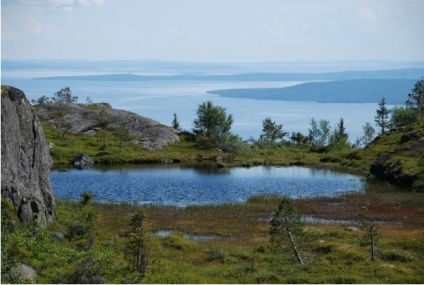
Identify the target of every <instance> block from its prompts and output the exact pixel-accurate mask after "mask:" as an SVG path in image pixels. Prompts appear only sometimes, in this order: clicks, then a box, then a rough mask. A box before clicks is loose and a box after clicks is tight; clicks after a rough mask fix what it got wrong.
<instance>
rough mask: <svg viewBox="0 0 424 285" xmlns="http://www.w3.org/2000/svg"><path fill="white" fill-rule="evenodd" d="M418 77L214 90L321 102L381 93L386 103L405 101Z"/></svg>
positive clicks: (371, 99)
mask: <svg viewBox="0 0 424 285" xmlns="http://www.w3.org/2000/svg"><path fill="white" fill-rule="evenodd" d="M416 81H417V80H411V79H391V80H388V79H357V80H341V81H329V82H309V83H304V84H299V85H295V86H290V87H282V88H249V89H225V90H214V91H209V92H208V93H212V94H218V95H220V96H222V97H232V98H249V99H258V100H286V101H314V102H320V103H378V102H380V100H381V98H382V97H383V96H384V97H385V99H386V103H387V104H394V105H396V104H404V103H405V101H406V99H407V96H408V93H410V92H411V90H412V88H413V87H414V84H415V82H416Z"/></svg>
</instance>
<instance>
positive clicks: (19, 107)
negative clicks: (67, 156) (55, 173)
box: [1, 87, 55, 227]
mask: <svg viewBox="0 0 424 285" xmlns="http://www.w3.org/2000/svg"><path fill="white" fill-rule="evenodd" d="M1 132H2V134H1V164H2V165H1V195H2V199H3V198H4V199H10V200H11V201H12V202H13V204H14V205H15V207H16V209H18V213H17V214H18V215H19V218H20V219H21V220H22V221H23V223H25V224H27V225H28V224H31V223H33V222H34V221H36V222H37V223H38V224H39V225H40V226H42V227H46V226H47V224H48V223H49V222H50V221H51V220H52V218H53V217H54V215H55V212H54V208H55V200H54V196H53V191H52V186H51V183H50V176H49V174H50V168H51V166H52V159H51V157H50V152H49V146H48V143H47V141H46V138H45V137H44V132H43V129H42V127H41V124H40V121H39V120H38V117H37V115H36V114H35V112H34V111H33V110H32V108H31V104H30V103H29V101H28V100H27V99H26V97H25V94H24V93H23V92H22V91H21V90H19V89H16V88H13V87H2V94H1Z"/></svg>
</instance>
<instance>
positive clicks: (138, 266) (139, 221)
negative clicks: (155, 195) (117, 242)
mask: <svg viewBox="0 0 424 285" xmlns="http://www.w3.org/2000/svg"><path fill="white" fill-rule="evenodd" d="M146 224H147V215H146V212H145V211H144V209H143V208H141V209H140V210H138V211H137V212H136V213H135V214H134V215H133V216H132V217H131V222H130V225H129V226H130V229H129V231H128V233H127V238H128V240H127V243H126V247H125V259H126V260H128V261H129V262H130V263H131V264H132V267H133V269H134V270H137V271H138V272H140V273H144V272H146V270H147V267H148V265H149V251H148V247H147V225H146Z"/></svg>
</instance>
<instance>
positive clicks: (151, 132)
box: [37, 103, 179, 150]
mask: <svg viewBox="0 0 424 285" xmlns="http://www.w3.org/2000/svg"><path fill="white" fill-rule="evenodd" d="M37 109H38V110H37V115H38V116H39V117H40V118H41V119H42V120H43V121H46V122H49V123H50V124H52V125H54V126H55V127H57V123H58V121H59V120H62V121H63V122H62V126H61V127H62V128H63V127H64V126H66V131H67V132H69V133H71V134H82V135H95V134H96V133H97V132H98V131H101V129H102V128H104V129H107V130H109V131H112V132H114V131H117V130H118V129H119V128H123V127H124V128H125V129H126V130H128V132H129V135H131V136H132V137H133V138H135V139H134V140H133V143H140V144H142V145H143V147H144V148H146V149H150V150H162V149H163V147H164V146H165V145H166V144H168V143H173V142H177V141H179V137H178V134H177V133H176V130H174V129H172V128H170V127H168V126H164V125H162V124H160V123H158V122H156V121H154V120H152V119H149V118H145V117H142V116H140V115H138V114H135V113H132V112H128V111H124V110H117V109H114V108H112V107H111V106H110V105H109V104H107V103H100V104H89V105H85V104H63V105H57V104H40V105H38V106H37Z"/></svg>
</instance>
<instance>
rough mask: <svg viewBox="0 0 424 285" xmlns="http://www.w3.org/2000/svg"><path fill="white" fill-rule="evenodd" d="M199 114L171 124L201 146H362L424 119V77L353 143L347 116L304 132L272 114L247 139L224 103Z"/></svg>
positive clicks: (44, 100)
mask: <svg viewBox="0 0 424 285" xmlns="http://www.w3.org/2000/svg"><path fill="white" fill-rule="evenodd" d="M77 101H78V97H77V96H73V95H72V91H71V90H70V88H69V87H66V88H63V89H61V90H59V91H58V92H56V93H54V96H52V97H51V98H49V97H47V96H41V97H40V98H38V99H37V100H32V103H33V104H59V105H64V104H71V103H76V102H77ZM86 101H87V105H90V104H92V101H91V99H90V98H89V97H87V100H86ZM196 115H197V117H196V118H195V119H194V121H193V128H192V130H191V131H187V130H181V127H180V123H179V121H178V116H177V114H176V113H174V118H173V121H172V123H171V127H172V128H174V129H176V130H180V131H181V133H182V134H183V135H185V137H186V138H187V139H188V140H193V141H195V142H196V144H197V145H198V147H200V148H217V149H220V150H223V151H227V152H236V151H237V150H238V149H239V148H240V147H241V146H242V145H244V144H245V143H249V144H253V145H255V146H259V147H273V146H276V145H280V146H281V145H284V144H291V145H304V146H309V147H310V149H311V150H312V151H316V152H323V151H329V150H340V149H352V148H361V147H363V146H366V145H368V144H369V143H371V142H372V140H373V139H374V138H375V136H376V134H378V135H382V134H385V133H386V132H387V131H389V130H391V129H394V128H399V127H403V126H406V125H410V124H413V123H416V122H418V123H419V124H423V123H424V119H423V117H424V79H421V80H418V81H417V82H416V83H415V85H414V87H413V88H412V90H411V93H409V94H408V98H407V100H406V101H405V106H396V107H394V108H393V109H392V110H389V108H388V107H387V104H386V100H385V98H384V97H383V98H382V99H381V101H380V102H379V104H378V108H377V110H376V115H375V117H374V123H375V126H376V127H377V130H376V129H375V128H374V127H373V125H372V124H371V123H369V122H367V123H365V124H364V125H363V126H362V129H363V135H362V136H361V137H359V138H356V140H355V141H354V142H353V143H351V142H350V140H349V135H348V133H347V132H346V127H345V123H344V120H343V118H340V120H339V122H338V123H337V124H336V125H335V126H334V127H332V126H331V123H330V122H329V121H328V120H325V119H318V120H317V119H315V118H311V120H310V122H309V128H308V133H307V134H302V133H301V132H292V133H291V134H289V133H288V132H286V131H284V129H283V124H278V123H277V122H275V121H273V120H272V119H271V118H269V117H266V118H265V119H264V120H263V121H262V133H261V134H260V136H259V138H258V139H254V138H250V139H249V140H248V141H246V142H244V141H242V139H241V138H240V137H239V136H237V135H235V134H233V133H232V132H231V127H232V125H233V123H234V117H233V115H232V114H227V111H226V109H225V108H224V107H222V106H217V105H215V104H214V103H213V102H212V101H206V102H204V103H202V104H200V105H198V108H197V111H196ZM56 117H57V121H58V126H57V127H58V129H59V130H60V129H64V127H63V125H65V124H66V123H65V122H64V120H63V117H64V114H57V115H56ZM100 117H101V116H100ZM99 120H100V119H99ZM106 123H109V122H106ZM102 129H104V128H102ZM122 129H125V126H122ZM64 133H65V132H64ZM123 133H125V135H126V133H127V132H125V130H124V131H123ZM126 136H127V135H126ZM124 139H125V138H124ZM124 139H122V140H120V141H121V143H120V145H122V141H123V140H124ZM104 145H105V143H104Z"/></svg>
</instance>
